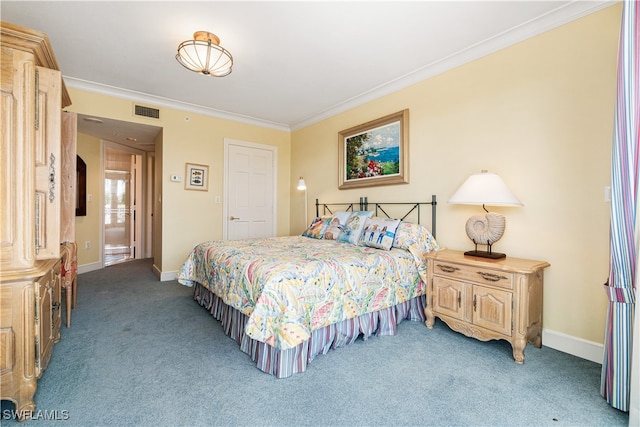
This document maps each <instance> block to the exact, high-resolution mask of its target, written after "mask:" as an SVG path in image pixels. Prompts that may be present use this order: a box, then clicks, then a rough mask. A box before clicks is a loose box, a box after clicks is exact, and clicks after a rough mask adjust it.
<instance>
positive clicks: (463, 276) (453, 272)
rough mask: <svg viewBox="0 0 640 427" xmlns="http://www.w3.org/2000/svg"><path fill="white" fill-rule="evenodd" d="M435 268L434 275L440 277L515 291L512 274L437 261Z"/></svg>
mask: <svg viewBox="0 0 640 427" xmlns="http://www.w3.org/2000/svg"><path fill="white" fill-rule="evenodd" d="M434 267H435V268H434V271H433V274H437V275H439V276H446V277H455V278H457V279H460V280H467V281H472V282H476V283H482V284H486V285H491V286H497V287H500V288H505V289H513V273H510V272H504V271H500V270H492V269H489V268H481V267H475V266H472V265H460V264H455V263H449V262H443V261H436V262H435V263H434Z"/></svg>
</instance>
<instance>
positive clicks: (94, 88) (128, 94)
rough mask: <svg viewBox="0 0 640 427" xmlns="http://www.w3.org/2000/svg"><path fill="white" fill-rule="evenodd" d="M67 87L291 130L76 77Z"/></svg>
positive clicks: (66, 78)
mask: <svg viewBox="0 0 640 427" xmlns="http://www.w3.org/2000/svg"><path fill="white" fill-rule="evenodd" d="M64 81H65V82H66V83H67V86H68V87H70V88H73V89H77V90H83V91H86V92H92V93H97V94H100V95H106V96H112V97H115V98H122V99H127V100H130V101H135V102H140V103H143V104H151V105H154V106H156V107H166V108H172V109H175V110H179V111H185V112H189V113H194V114H202V115H204V116H209V117H215V118H218V119H224V120H231V121H235V122H241V123H246V124H249V125H255V126H260V127H264V128H269V129H276V130H281V131H285V132H290V131H291V128H290V127H289V126H288V125H286V124H283V123H275V122H271V121H269V120H262V119H258V118H254V117H249V116H244V115H242V114H235V113H230V112H227V111H222V110H217V109H215V108H209V107H204V106H202V105H196V104H191V103H188V102H183V101H178V100H175V99H169V98H164V97H161V96H156V95H149V94H147V93H142V92H137V91H134V90H129V89H122V88H118V87H115V86H109V85H104V84H101V83H96V82H91V81H88V80H82V79H77V78H75V77H70V76H64Z"/></svg>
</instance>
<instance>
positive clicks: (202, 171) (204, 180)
mask: <svg viewBox="0 0 640 427" xmlns="http://www.w3.org/2000/svg"><path fill="white" fill-rule="evenodd" d="M184 188H185V189H187V190H200V191H208V190H209V166H207V165H197V164H194V163H187V170H186V179H185V181H184Z"/></svg>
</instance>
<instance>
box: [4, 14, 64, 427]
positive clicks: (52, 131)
mask: <svg viewBox="0 0 640 427" xmlns="http://www.w3.org/2000/svg"><path fill="white" fill-rule="evenodd" d="M0 30H1V37H2V38H1V40H0V43H1V46H2V53H1V60H2V79H1V81H0V82H1V86H2V102H1V107H0V109H1V119H2V124H1V125H0V126H1V127H2V132H1V135H2V137H1V138H2V149H1V150H0V398H2V399H3V400H10V401H13V402H14V403H15V406H16V408H15V409H16V412H17V414H18V417H19V418H20V419H25V418H30V417H31V415H32V414H33V411H34V410H35V402H34V400H33V396H34V393H35V391H36V387H37V380H38V378H40V376H41V375H42V373H43V372H44V370H45V368H46V367H47V364H48V363H49V360H50V358H51V355H52V352H53V346H54V343H55V342H57V341H58V340H59V339H60V324H61V309H62V307H61V282H60V232H61V209H62V205H61V200H62V199H63V198H62V197H61V194H62V192H61V190H62V189H61V187H62V181H61V176H62V172H61V171H62V170H63V169H64V168H65V166H66V168H67V170H68V165H65V164H63V161H64V160H63V156H62V152H61V116H62V114H63V113H62V108H64V107H66V106H68V105H70V104H71V102H70V99H69V95H68V93H67V91H66V89H65V87H64V83H63V81H62V75H61V73H60V70H59V68H58V65H57V62H56V59H55V56H54V54H53V50H52V49H51V44H50V42H49V40H48V37H47V35H46V34H44V33H41V32H38V31H34V30H31V29H27V28H22V27H19V26H16V25H13V24H9V23H6V22H1V24H0ZM74 160H75V158H74ZM66 190H67V191H68V190H69V189H66ZM74 203H75V200H74ZM71 220H75V218H72V219H71Z"/></svg>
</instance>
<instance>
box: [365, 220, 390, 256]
mask: <svg viewBox="0 0 640 427" xmlns="http://www.w3.org/2000/svg"><path fill="white" fill-rule="evenodd" d="M399 225H400V220H399V219H387V218H367V221H366V222H365V224H364V231H363V233H362V237H361V239H360V242H361V243H362V244H363V245H364V246H369V247H371V248H378V249H385V250H387V251H388V250H391V246H392V245H393V240H394V238H395V236H396V229H397V228H398V226H399Z"/></svg>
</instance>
